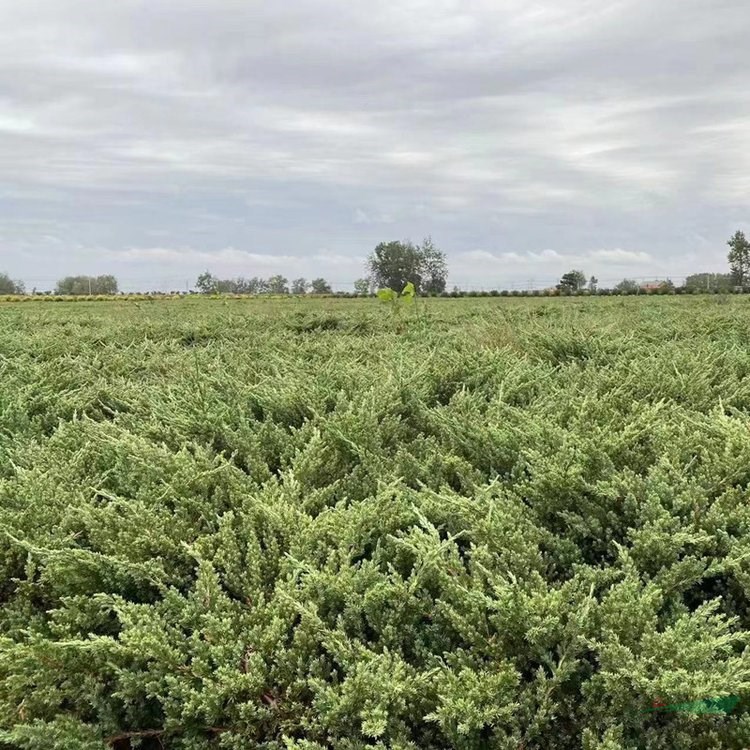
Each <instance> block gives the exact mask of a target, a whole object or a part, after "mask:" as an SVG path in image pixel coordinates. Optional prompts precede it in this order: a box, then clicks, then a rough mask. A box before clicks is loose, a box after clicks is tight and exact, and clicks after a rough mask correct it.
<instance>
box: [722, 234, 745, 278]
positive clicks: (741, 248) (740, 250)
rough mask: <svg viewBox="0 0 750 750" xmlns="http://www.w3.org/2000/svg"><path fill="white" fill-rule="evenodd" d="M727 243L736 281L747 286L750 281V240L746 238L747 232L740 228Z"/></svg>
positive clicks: (728, 257) (728, 258) (730, 263)
mask: <svg viewBox="0 0 750 750" xmlns="http://www.w3.org/2000/svg"><path fill="white" fill-rule="evenodd" d="M727 245H729V253H728V254H727V260H728V261H729V268H730V269H731V271H732V277H733V278H734V282H735V283H736V284H737V285H738V286H745V284H747V283H748V282H750V242H748V241H747V239H745V233H744V232H741V231H740V230H739V229H738V230H737V231H736V232H735V233H734V235H733V236H732V238H731V239H730V240H729V241H728V242H727Z"/></svg>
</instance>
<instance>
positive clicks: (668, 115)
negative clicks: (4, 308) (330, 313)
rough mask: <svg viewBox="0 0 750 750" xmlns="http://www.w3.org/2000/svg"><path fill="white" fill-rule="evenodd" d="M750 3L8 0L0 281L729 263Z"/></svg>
mask: <svg viewBox="0 0 750 750" xmlns="http://www.w3.org/2000/svg"><path fill="white" fill-rule="evenodd" d="M749 38H750V4H748V2H747V0H622V1H621V2H610V1H608V0H548V1H545V2H529V1H528V0H456V1H455V2H454V1H449V0H424V2H422V1H419V2H415V1H413V0H398V2H395V1H394V2H391V1H390V0H387V1H385V2H381V3H365V2H351V1H350V2H344V0H338V1H337V2H325V1H324V0H294V2H274V3H272V2H252V1H248V0H212V1H211V2H206V1H205V0H202V1H201V2H189V1H188V0H148V1H143V2H133V1H129V0H117V1H115V0H96V1H92V0H35V1H33V2H32V1H31V0H29V1H27V2H9V1H8V2H4V3H2V4H1V5H0V206H1V210H0V271H3V270H4V271H7V272H9V273H10V274H11V275H12V276H14V277H18V278H22V279H24V280H25V281H26V282H27V285H28V286H30V287H31V286H37V287H39V288H48V287H50V286H53V285H54V281H55V279H56V278H58V276H60V275H62V274H68V273H107V272H111V273H114V274H116V275H117V276H118V277H119V278H120V279H121V282H122V286H123V287H125V288H136V287H141V288H144V287H148V288H165V287H176V288H184V286H185V282H186V281H190V282H191V283H192V281H194V279H195V276H196V275H197V273H199V272H200V271H202V270H203V269H205V268H209V269H210V270H212V271H213V272H215V273H217V274H219V275H222V276H225V275H244V276H255V275H260V276H268V275H271V274H275V273H283V274H284V275H286V276H288V277H289V278H292V277H296V276H306V277H312V276H318V275H322V276H325V277H327V278H328V279H330V280H332V281H334V282H336V283H337V285H338V286H339V287H341V288H345V287H346V284H351V282H352V281H353V280H354V279H355V278H358V277H359V276H362V275H363V262H364V258H365V256H366V255H367V253H368V252H369V251H370V250H372V248H373V247H374V246H375V245H376V244H377V243H378V242H379V241H381V240H390V239H400V238H411V239H412V240H415V241H418V240H421V238H422V237H423V236H424V235H426V234H431V235H432V237H433V239H434V241H435V243H436V244H437V245H438V246H439V247H441V248H442V249H444V250H445V251H446V253H447V254H448V260H449V264H450V272H451V273H450V280H451V284H453V283H457V284H459V285H462V286H476V287H477V288H479V287H481V286H485V287H487V288H490V287H493V286H501V287H502V286H510V285H512V284H514V283H515V284H524V285H525V284H527V283H529V280H530V279H533V280H534V283H535V284H536V285H539V284H540V283H544V282H546V281H550V280H552V279H554V278H555V277H557V276H559V274H560V273H561V272H563V271H565V270H568V269H569V268H570V267H581V268H582V269H583V270H584V271H585V272H586V273H588V274H596V275H597V276H599V278H600V279H603V280H606V279H610V278H612V279H619V278H622V277H624V276H632V277H660V276H665V275H671V276H672V277H675V278H677V277H679V276H683V275H685V274H686V273H689V272H691V271H694V270H698V271H700V270H724V269H725V266H726V261H725V257H726V240H727V239H728V237H729V236H730V235H731V234H732V233H733V232H734V231H735V230H736V229H745V230H746V231H750V52H749V50H750V47H749V46H748V39H749Z"/></svg>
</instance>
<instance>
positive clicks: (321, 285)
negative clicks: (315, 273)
mask: <svg viewBox="0 0 750 750" xmlns="http://www.w3.org/2000/svg"><path fill="white" fill-rule="evenodd" d="M310 286H311V287H312V293H313V294H330V293H331V292H332V291H333V290H332V289H331V285H330V284H329V283H328V282H327V281H326V280H325V279H313V280H312V281H311V282H310Z"/></svg>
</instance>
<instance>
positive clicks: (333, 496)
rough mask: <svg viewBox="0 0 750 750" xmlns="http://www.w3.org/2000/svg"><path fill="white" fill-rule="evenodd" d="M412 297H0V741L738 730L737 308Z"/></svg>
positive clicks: (6, 746) (738, 743)
mask: <svg viewBox="0 0 750 750" xmlns="http://www.w3.org/2000/svg"><path fill="white" fill-rule="evenodd" d="M423 303H424V304H423V305H422V310H423V313H422V314H421V315H420V316H419V317H413V318H412V317H409V319H408V320H407V321H406V322H405V323H404V325H403V326H401V327H399V329H398V332H397V331H395V330H394V327H393V326H392V325H390V323H389V321H388V320H387V319H384V318H383V316H382V315H381V314H380V312H381V311H380V310H378V309H377V308H378V303H377V301H376V300H362V301H359V302H351V301H349V302H347V301H339V300H306V301H305V303H304V304H305V307H304V308H303V309H302V311H300V307H299V301H298V300H278V301H262V300H210V299H191V300H184V301H181V302H180V303H179V304H174V303H166V302H165V303H154V304H153V305H146V306H138V307H136V306H134V305H129V304H127V303H112V304H111V305H107V306H100V305H96V304H95V303H91V304H89V303H85V302H84V303H78V304H76V305H72V304H67V303H62V304H60V305H55V306H54V309H50V308H49V306H46V305H43V304H41V303H35V302H31V303H28V304H26V305H23V306H18V305H15V306H14V305H6V306H2V307H0V529H2V533H1V534H0V748H3V750H21V749H22V750H42V749H44V750H47V749H48V748H60V749H61V750H62V749H63V748H64V750H94V749H96V750H100V749H101V748H107V747H109V748H114V749H115V750H124V749H126V748H143V749H148V748H174V749H176V750H209V749H212V748H220V749H222V750H240V748H243V749H244V748H252V747H258V748H265V749H267V750H326V749H330V750H363V749H364V748H373V747H374V748H382V749H385V748H394V749H398V750H417V749H418V748H428V749H429V748H434V749H437V748H466V749H467V750H479V749H480V748H499V749H503V750H511V749H512V750H518V749H519V748H524V750H532V749H534V748H558V749H560V750H568V749H572V748H584V749H585V750H631V749H635V748H644V747H645V748H653V749H654V750H661V749H664V750H666V749H667V748H688V749H694V750H709V748H711V749H713V748H721V747H725V748H741V747H746V746H748V743H750V713H748V709H747V705H748V699H749V698H750V651H748V639H749V638H750V611H749V610H748V592H749V590H750V535H749V534H748V531H750V503H748V499H749V498H748V482H750V430H749V429H748V411H749V410H750V377H749V376H750V348H749V347H748V344H749V343H750V310H749V309H748V307H747V304H746V302H745V300H744V299H743V298H732V299H730V300H729V302H728V303H727V304H724V305H717V304H715V302H714V301H713V300H712V299H711V298H694V297H690V298H681V297H680V298H678V297H675V298H666V297H660V298H644V299H635V298H632V299H631V298H628V299H616V298H598V299H575V298H566V299H554V300H544V299H539V300H536V299H531V300H515V299H511V300H505V299H504V300H499V301H498V300H489V299H488V300H473V301H454V300H440V299H429V300H423ZM321 321H323V322H325V325H324V324H323V323H321ZM331 321H333V324H329V323H331ZM726 696H738V697H739V698H740V701H739V704H738V705H737V706H736V708H735V709H734V710H733V711H732V712H731V713H729V714H721V715H716V714H713V715H712V714H707V715H706V714H704V715H696V714H694V713H679V712H672V713H658V712H649V711H648V710H647V709H648V708H649V707H650V706H651V704H652V702H653V701H654V699H655V698H657V697H659V698H660V699H661V700H663V701H664V702H665V703H667V704H679V703H685V702H690V701H698V700H706V699H716V700H720V699H721V698H722V697H726Z"/></svg>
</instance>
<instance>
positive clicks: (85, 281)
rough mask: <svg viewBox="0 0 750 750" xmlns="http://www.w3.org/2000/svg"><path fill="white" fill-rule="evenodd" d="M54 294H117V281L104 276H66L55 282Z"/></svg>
mask: <svg viewBox="0 0 750 750" xmlns="http://www.w3.org/2000/svg"><path fill="white" fill-rule="evenodd" d="M55 292H56V294H70V295H81V294H117V279H116V278H115V277H114V276H111V275H109V274H107V275H104V276H66V277H65V278H64V279H60V281H58V282H57V286H56V288H55Z"/></svg>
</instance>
